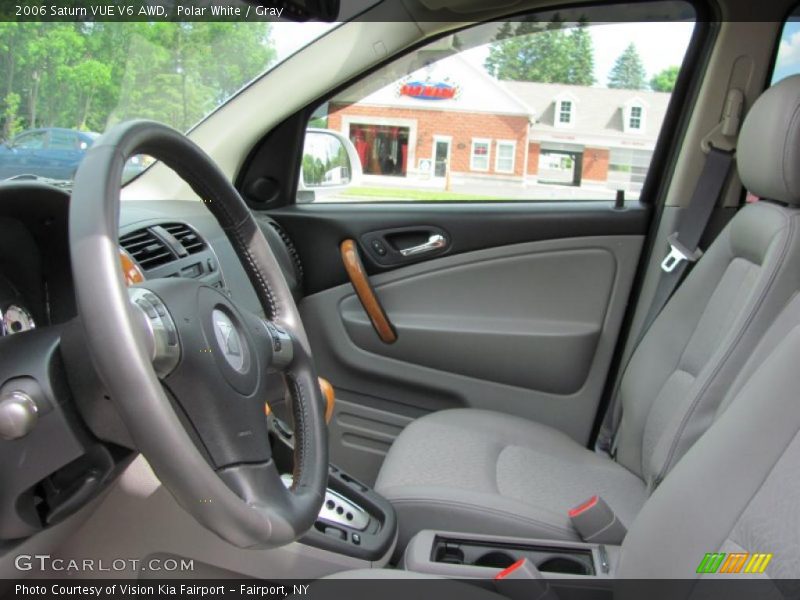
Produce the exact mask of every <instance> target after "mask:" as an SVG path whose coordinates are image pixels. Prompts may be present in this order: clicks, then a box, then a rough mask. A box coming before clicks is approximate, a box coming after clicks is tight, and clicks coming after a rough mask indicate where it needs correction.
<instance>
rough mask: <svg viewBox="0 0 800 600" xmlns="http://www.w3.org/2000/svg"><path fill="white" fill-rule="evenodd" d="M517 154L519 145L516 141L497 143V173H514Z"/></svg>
mask: <svg viewBox="0 0 800 600" xmlns="http://www.w3.org/2000/svg"><path fill="white" fill-rule="evenodd" d="M516 153H517V143H516V142H514V141H499V142H497V155H496V156H495V161H494V170H495V171H496V172H497V173H513V172H514V157H515V155H516Z"/></svg>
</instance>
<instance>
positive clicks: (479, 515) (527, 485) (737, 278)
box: [376, 76, 800, 547]
mask: <svg viewBox="0 0 800 600" xmlns="http://www.w3.org/2000/svg"><path fill="white" fill-rule="evenodd" d="M798 112H800V76H795V77H790V78H787V79H785V80H783V81H782V82H781V83H779V84H778V85H776V86H774V87H773V88H771V89H769V90H768V91H766V92H765V93H764V94H763V95H762V96H761V98H759V100H758V101H757V102H756V103H755V104H754V106H753V107H752V109H751V110H750V112H749V114H748V115H747V118H746V119H745V122H744V125H743V127H742V131H741V134H740V136H739V148H738V157H737V165H738V170H739V175H740V177H741V179H742V182H743V183H744V185H745V187H747V189H749V190H750V191H751V192H752V193H754V194H755V195H757V196H760V197H761V198H764V199H769V201H766V200H764V201H761V202H758V203H755V204H750V205H747V206H745V207H744V208H742V209H741V210H740V211H739V212H738V213H737V215H736V216H735V217H734V218H733V219H732V220H731V222H730V223H729V224H728V226H727V227H726V228H725V229H724V230H723V231H722V232H721V233H720V235H719V236H717V239H716V240H715V241H714V243H713V244H712V245H711V246H710V247H709V248H708V250H707V251H706V253H705V255H704V256H703V257H702V258H701V260H700V261H699V262H698V263H697V264H696V265H695V267H694V268H693V269H692V271H691V272H690V273H689V275H688V277H687V278H686V280H685V281H684V282H683V284H682V285H681V286H680V287H679V289H678V290H677V291H676V292H675V294H674V295H673V297H672V298H671V299H670V301H669V302H668V303H667V305H666V306H665V307H664V310H663V311H662V312H661V314H660V315H659V316H658V318H657V319H656V320H655V321H654V322H653V325H652V326H651V327H650V329H649V331H648V332H647V333H646V334H645V336H644V337H643V339H642V341H641V343H640V344H639V346H638V347H637V349H636V351H635V352H634V354H633V356H632V358H631V360H630V362H629V363H628V367H627V369H626V371H625V373H624V374H623V376H622V379H621V383H620V386H619V391H618V397H617V400H616V401H617V402H618V403H619V404H620V405H621V407H622V420H621V424H620V427H619V431H618V435H617V441H618V444H617V448H618V450H617V454H616V457H615V458H614V459H612V458H611V457H609V456H607V455H601V454H598V453H594V452H592V451H590V450H588V449H586V448H584V447H582V446H581V445H579V444H578V443H576V442H574V441H573V440H571V439H570V438H567V437H566V436H564V435H562V434H561V433H559V432H557V431H555V430H553V429H551V428H549V427H546V426H543V425H540V424H537V423H532V422H528V421H525V420H523V419H519V418H512V417H508V416H505V415H502V414H500V413H493V412H490V411H477V410H471V409H463V410H453V411H443V412H440V413H435V414H432V415H428V416H425V417H422V418H420V419H418V420H417V421H415V422H413V423H412V424H411V425H409V426H408V427H407V428H406V429H405V430H404V431H403V432H402V433H401V434H400V436H399V437H398V439H397V440H396V441H395V443H394V444H393V446H392V448H391V449H390V451H389V453H388V455H387V457H386V460H385V462H384V465H383V467H382V468H381V471H380V473H379V476H378V480H377V482H376V489H377V490H378V491H379V492H380V493H382V494H383V495H385V496H386V497H387V498H388V499H389V500H390V501H392V503H393V504H394V506H395V507H396V509H397V511H398V518H399V523H400V538H399V541H398V544H399V547H404V545H405V543H407V541H408V540H409V539H410V537H411V536H412V535H413V534H414V533H416V532H417V531H419V530H421V529H426V528H436V529H450V530H455V531H470V532H478V533H498V534H500V533H504V534H509V533H511V534H514V535H521V536H526V537H536V538H561V539H575V538H577V534H576V532H575V531H574V530H573V529H572V527H571V526H570V525H569V523H568V521H567V517H566V515H567V511H568V510H569V509H570V508H572V507H574V506H576V505H577V504H579V503H580V502H582V501H584V500H586V499H587V498H588V497H589V496H591V495H594V494H600V495H602V496H603V497H604V499H605V500H606V501H607V502H608V504H609V505H610V506H611V507H612V509H613V510H614V511H615V512H616V513H617V514H618V515H619V516H620V518H621V520H622V521H623V522H624V523H626V525H630V524H631V522H633V520H634V519H635V517H636V515H637V513H638V511H639V509H640V508H641V506H642V505H643V504H644V503H645V501H646V499H647V497H648V496H649V494H650V493H651V492H652V491H653V490H654V489H656V488H657V487H658V485H659V483H660V482H661V481H662V480H663V479H664V478H665V476H666V475H667V473H669V472H670V471H671V470H672V468H673V467H674V466H675V464H676V463H677V462H678V461H679V460H680V459H681V457H682V456H683V455H685V454H686V452H687V451H688V450H689V448H691V447H692V446H693V445H694V444H695V443H696V442H697V440H698V439H699V438H700V437H701V435H702V434H703V433H704V432H705V431H706V430H707V429H708V427H709V426H710V425H711V423H712V422H713V421H714V420H715V419H716V418H717V417H718V416H719V414H720V412H719V408H720V406H721V405H722V400H723V398H724V397H725V395H726V393H727V392H728V390H729V389H730V387H731V385H732V382H733V381H734V379H735V378H736V376H737V374H738V373H739V371H740V370H741V369H742V367H743V365H744V363H745V362H746V360H747V358H748V357H749V356H750V355H751V353H752V352H753V349H754V348H755V346H756V344H757V342H758V340H759V339H760V338H761V337H762V336H763V334H764V332H765V331H766V330H767V328H768V327H769V325H770V324H771V322H772V321H773V320H774V319H775V317H776V315H777V314H778V313H779V312H780V311H781V310H782V309H783V308H784V307H785V306H786V304H787V302H788V301H789V299H790V298H791V297H792V296H793V294H794V293H795V292H796V291H797V290H798V289H800V227H799V226H800V220H799V218H800V210H798V208H797V206H798V205H799V204H800V169H797V168H796V166H798V165H800V160H798V159H800V119H798V118H797V117H796V115H797V114H798ZM533 368H535V367H533Z"/></svg>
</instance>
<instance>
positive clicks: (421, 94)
mask: <svg viewBox="0 0 800 600" xmlns="http://www.w3.org/2000/svg"><path fill="white" fill-rule="evenodd" d="M460 92H461V90H460V88H459V86H458V85H456V84H454V83H453V82H452V81H450V80H449V79H445V80H442V81H432V80H430V79H428V80H425V81H419V80H414V81H405V82H402V83H401V84H400V89H399V91H398V93H399V95H400V96H406V97H408V98H416V99H417V100H454V99H455V98H457V97H458V96H459V94H460Z"/></svg>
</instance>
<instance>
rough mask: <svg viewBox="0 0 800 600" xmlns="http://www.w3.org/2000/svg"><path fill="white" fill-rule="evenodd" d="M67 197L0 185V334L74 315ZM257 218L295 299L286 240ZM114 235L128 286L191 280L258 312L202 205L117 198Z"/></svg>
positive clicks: (298, 283)
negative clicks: (117, 222) (119, 200)
mask: <svg viewBox="0 0 800 600" xmlns="http://www.w3.org/2000/svg"><path fill="white" fill-rule="evenodd" d="M69 200H70V199H69V195H68V193H67V192H65V191H64V190H61V189H57V188H53V187H50V186H47V185H44V184H41V183H35V182H34V183H32V182H26V183H13V182H10V183H3V184H0V336H8V335H16V334H18V333H23V332H25V331H28V330H30V329H33V328H35V327H44V326H48V325H57V324H61V323H66V322H68V321H69V320H71V319H72V318H74V317H75V316H77V310H76V307H75V297H74V291H73V289H72V274H71V265H70V262H69V235H68V225H67V223H68V214H69ZM256 219H257V222H258V224H259V227H260V228H261V230H262V232H263V233H264V235H265V237H266V238H267V241H268V242H269V244H270V247H271V248H272V250H273V252H274V253H275V256H276V258H277V260H278V263H279V264H280V266H281V269H282V270H283V274H284V276H285V278H286V280H287V282H288V284H289V286H290V288H291V290H292V293H293V295H294V296H295V299H296V300H299V299H300V297H301V296H302V276H303V268H302V264H301V263H300V260H299V257H298V255H297V252H296V250H295V249H294V246H293V245H292V242H291V240H290V239H289V238H288V236H287V234H286V233H285V232H284V231H283V230H282V229H281V227H280V226H279V225H278V223H277V222H275V221H274V220H272V219H270V218H268V217H266V216H262V215H257V216H256ZM119 240H120V261H121V269H122V271H123V275H124V277H125V279H126V282H127V283H129V284H135V283H141V282H143V281H146V280H147V279H156V278H161V277H187V278H194V279H198V280H201V281H203V282H205V283H208V284H209V285H212V286H215V287H218V288H220V289H222V290H224V291H226V292H227V293H228V294H229V295H230V296H231V297H232V298H234V299H235V300H236V301H237V302H240V303H241V304H242V306H243V307H244V308H246V309H248V310H251V311H253V312H256V313H258V314H263V310H262V308H261V306H260V305H259V302H258V298H257V296H256V294H255V292H254V291H253V289H252V286H251V285H250V282H249V280H248V278H247V275H246V274H245V271H244V269H243V268H242V267H241V265H240V264H239V260H238V258H237V256H236V254H235V252H234V250H233V246H232V245H231V244H230V242H229V241H228V239H227V237H226V236H225V233H224V231H223V230H222V228H221V227H220V226H219V224H218V223H217V221H216V219H215V218H214V217H213V215H211V213H210V212H208V210H207V209H206V208H205V206H204V205H203V204H202V203H201V202H194V201H180V200H172V201H152V200H148V201H126V202H123V203H122V206H121V211H120V236H119Z"/></svg>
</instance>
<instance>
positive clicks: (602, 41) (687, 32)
mask: <svg viewBox="0 0 800 600" xmlns="http://www.w3.org/2000/svg"><path fill="white" fill-rule="evenodd" d="M797 25H798V27H797V33H798V34H797V39H796V43H795V46H794V47H793V48H794V51H793V52H794V59H795V60H796V61H798V63H800V23H798V24H797ZM330 27H331V25H330V24H326V23H287V22H279V23H275V24H273V29H272V39H273V41H274V44H275V49H276V51H277V54H278V60H283V59H284V58H286V57H287V56H289V55H290V54H292V53H293V52H295V51H296V50H298V49H300V48H302V47H303V46H305V45H306V44H308V43H309V42H310V41H312V40H313V39H315V38H316V37H318V36H319V35H321V34H323V33H324V32H325V31H327V30H328V29H329V28H330ZM693 28H694V24H693V23H617V24H610V25H593V26H592V27H591V28H590V29H589V31H590V32H591V34H592V41H593V43H594V61H595V79H596V80H597V85H600V86H605V84H606V82H607V81H608V74H609V72H610V71H611V69H612V68H613V66H614V62H615V61H616V59H617V57H618V56H619V55H620V54H622V52H623V51H624V50H625V48H626V47H627V46H628V44H630V43H631V42H633V43H634V44H636V48H637V49H638V51H639V55H640V56H641V57H642V62H643V63H644V66H645V69H646V70H647V79H648V81H649V80H650V78H651V77H652V76H653V75H655V74H656V73H658V72H659V71H661V70H662V69H665V68H666V67H669V66H672V65H679V64H681V62H682V60H683V55H684V53H685V51H686V48H687V46H688V45H689V39H690V38H691V35H692V30H693ZM487 53H488V47H485V46H484V47H479V48H475V49H473V50H471V51H469V52H467V53H465V54H466V55H467V60H470V61H471V62H474V63H476V64H479V65H482V64H483V60H484V59H485V58H486V54H487Z"/></svg>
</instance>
